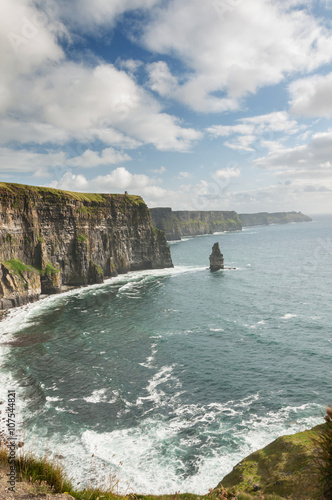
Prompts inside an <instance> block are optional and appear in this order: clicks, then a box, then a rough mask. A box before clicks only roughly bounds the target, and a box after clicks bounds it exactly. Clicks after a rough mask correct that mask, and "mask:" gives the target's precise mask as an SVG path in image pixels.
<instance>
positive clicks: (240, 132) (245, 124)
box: [206, 111, 303, 151]
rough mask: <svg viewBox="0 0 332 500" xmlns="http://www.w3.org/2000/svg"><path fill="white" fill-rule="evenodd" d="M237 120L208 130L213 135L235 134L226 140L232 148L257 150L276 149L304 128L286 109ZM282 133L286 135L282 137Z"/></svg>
mask: <svg viewBox="0 0 332 500" xmlns="http://www.w3.org/2000/svg"><path fill="white" fill-rule="evenodd" d="M237 121H238V122H239V123H238V124H236V125H213V126H211V127H208V128H207V129H206V130H207V132H209V133H210V134H211V135H212V136H213V137H230V136H232V135H233V136H235V138H234V139H233V140H232V141H227V142H225V145H226V146H228V147H229V148H231V149H239V150H243V151H255V149H256V148H257V147H266V148H268V149H276V147H277V145H278V146H280V141H281V140H283V139H284V138H285V137H288V136H289V135H291V134H295V133H297V132H299V131H300V130H301V129H302V128H303V127H300V126H299V125H298V124H297V122H296V120H292V119H290V118H289V115H288V113H287V112H286V111H274V112H273V113H268V114H266V115H258V116H252V117H249V118H241V119H239V120H237ZM280 134H284V136H283V137H281V138H280ZM276 138H278V141H276Z"/></svg>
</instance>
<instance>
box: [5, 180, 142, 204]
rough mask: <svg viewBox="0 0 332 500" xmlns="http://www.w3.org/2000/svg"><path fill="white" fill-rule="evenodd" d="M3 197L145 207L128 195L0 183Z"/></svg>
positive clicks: (133, 196) (138, 200)
mask: <svg viewBox="0 0 332 500" xmlns="http://www.w3.org/2000/svg"><path fill="white" fill-rule="evenodd" d="M2 197H6V198H8V197H10V198H13V197H14V198H15V197H16V198H23V197H24V198H31V199H33V200H38V199H40V200H42V201H50V202H53V203H54V202H58V203H66V202H70V201H74V200H75V201H81V202H84V203H93V204H96V203H97V204H99V203H100V204H101V205H103V204H107V205H109V204H110V203H111V201H118V202H121V201H123V202H127V203H131V204H133V205H145V202H144V201H143V199H142V198H141V196H136V195H127V194H102V193H77V192H75V191H63V190H62V189H54V188H49V187H39V186H28V185H25V184H15V183H9V182H0V200H1V198H2Z"/></svg>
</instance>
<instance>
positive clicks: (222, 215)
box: [150, 207, 242, 241]
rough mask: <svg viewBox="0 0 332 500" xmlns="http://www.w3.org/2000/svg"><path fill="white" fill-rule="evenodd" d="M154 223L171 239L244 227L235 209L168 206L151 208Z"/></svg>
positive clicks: (236, 229)
mask: <svg viewBox="0 0 332 500" xmlns="http://www.w3.org/2000/svg"><path fill="white" fill-rule="evenodd" d="M150 212H151V216H152V221H153V224H154V225H155V226H156V227H157V228H158V229H161V230H162V231H165V233H166V238H167V239H168V240H169V241H172V240H180V239H181V237H183V236H198V235H200V234H213V233H216V232H221V231H238V230H241V229H242V225H241V221H240V219H239V216H238V214H237V213H236V212H234V211H193V210H178V211H173V210H172V209H171V208H168V207H165V208H163V207H160V208H150Z"/></svg>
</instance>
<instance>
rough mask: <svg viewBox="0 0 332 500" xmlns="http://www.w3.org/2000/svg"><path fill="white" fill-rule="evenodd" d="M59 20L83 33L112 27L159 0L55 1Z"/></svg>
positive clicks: (159, 1) (159, 0) (156, 3)
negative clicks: (134, 11) (103, 27)
mask: <svg viewBox="0 0 332 500" xmlns="http://www.w3.org/2000/svg"><path fill="white" fill-rule="evenodd" d="M57 2H59V5H60V7H61V12H60V15H61V18H62V19H63V20H65V21H67V22H68V21H69V22H70V23H71V24H73V25H74V26H76V27H77V28H80V29H84V31H91V30H94V29H95V28H96V27H97V26H99V27H100V26H113V25H114V23H115V21H116V19H117V18H118V17H119V16H120V15H121V14H124V13H125V12H126V11H130V10H138V9H140V10H142V9H143V10H144V9H149V8H151V7H153V6H154V5H158V4H160V3H161V0H112V1H110V0H94V2H91V1H90V0H71V1H70V2H68V0H57Z"/></svg>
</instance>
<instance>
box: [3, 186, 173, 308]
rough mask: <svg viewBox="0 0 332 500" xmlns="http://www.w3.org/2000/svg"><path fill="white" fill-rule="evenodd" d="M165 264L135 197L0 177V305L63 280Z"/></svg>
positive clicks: (160, 239) (159, 240) (81, 281)
mask: <svg viewBox="0 0 332 500" xmlns="http://www.w3.org/2000/svg"><path fill="white" fill-rule="evenodd" d="M172 265H173V264H172V260H171V255H170V249H169V248H168V246H167V243H166V238H165V234H164V233H163V232H162V231H160V230H158V229H156V228H155V227H153V225H152V222H151V216H150V212H149V209H148V208H147V206H146V204H145V203H144V201H143V200H142V198H141V197H139V196H132V195H127V194H125V195H113V194H112V195H111V194H91V193H74V192H68V191H61V190H57V189H50V188H40V187H34V186H24V185H19V184H7V183H0V309H6V308H8V307H14V306H17V305H22V304H25V303H27V302H29V301H33V300H36V299H38V298H39V296H40V295H41V294H51V293H57V292H60V291H61V289H62V286H63V285H66V286H81V285H88V284H93V283H101V282H103V280H104V278H105V277H111V276H116V275H117V274H120V273H126V272H127V271H133V270H139V269H153V268H165V267H172Z"/></svg>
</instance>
